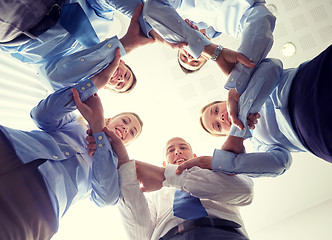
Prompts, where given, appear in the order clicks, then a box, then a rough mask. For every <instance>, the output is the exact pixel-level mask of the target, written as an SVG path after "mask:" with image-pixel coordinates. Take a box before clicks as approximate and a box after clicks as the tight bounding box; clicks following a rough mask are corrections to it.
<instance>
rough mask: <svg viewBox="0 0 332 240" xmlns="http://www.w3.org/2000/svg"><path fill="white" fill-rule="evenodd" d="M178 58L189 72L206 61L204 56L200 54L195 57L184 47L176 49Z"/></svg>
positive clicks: (197, 68) (195, 69) (198, 67)
mask: <svg viewBox="0 0 332 240" xmlns="http://www.w3.org/2000/svg"><path fill="white" fill-rule="evenodd" d="M178 60H179V64H180V65H181V66H182V67H183V68H185V69H187V70H188V71H190V72H192V71H197V70H199V69H200V68H201V67H202V66H203V65H204V64H205V63H206V59H205V58H204V57H202V56H200V57H199V58H198V59H195V58H194V57H193V56H191V55H190V54H189V53H188V52H187V51H186V50H184V49H180V50H179V51H178Z"/></svg>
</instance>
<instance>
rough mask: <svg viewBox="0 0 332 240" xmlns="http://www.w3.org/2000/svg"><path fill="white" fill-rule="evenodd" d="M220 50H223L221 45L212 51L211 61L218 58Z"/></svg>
mask: <svg viewBox="0 0 332 240" xmlns="http://www.w3.org/2000/svg"><path fill="white" fill-rule="evenodd" d="M222 49H223V47H222V46H221V45H218V47H217V48H216V50H215V51H214V53H213V54H212V56H211V60H212V61H216V60H217V58H218V57H219V54H220V53H221V50H222Z"/></svg>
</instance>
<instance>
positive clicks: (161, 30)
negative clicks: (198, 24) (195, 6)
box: [143, 0, 211, 58]
mask: <svg viewBox="0 0 332 240" xmlns="http://www.w3.org/2000/svg"><path fill="white" fill-rule="evenodd" d="M143 16H144V18H145V19H146V21H147V22H148V23H149V24H150V25H151V26H152V28H153V29H154V30H155V31H156V32H157V33H158V34H159V35H160V36H161V37H163V38H164V39H165V40H166V41H168V42H171V43H181V42H186V43H188V47H187V50H188V51H189V53H190V54H191V55H192V56H193V57H195V58H198V57H199V56H200V55H201V53H202V52H203V49H204V47H205V46H206V45H209V44H210V43H211V42H210V41H209V40H208V39H207V38H206V37H205V36H204V35H203V34H201V33H200V32H199V31H196V30H194V29H193V28H191V27H190V26H189V25H188V24H187V23H186V22H185V21H184V20H183V19H182V18H181V16H180V15H179V14H178V13H177V12H176V10H175V9H174V7H173V6H171V5H169V3H166V2H164V1H160V0H149V1H147V2H146V4H145V5H144V9H143Z"/></svg>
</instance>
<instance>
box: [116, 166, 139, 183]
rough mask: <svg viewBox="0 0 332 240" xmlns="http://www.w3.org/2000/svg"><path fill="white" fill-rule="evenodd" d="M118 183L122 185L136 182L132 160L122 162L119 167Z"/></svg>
mask: <svg viewBox="0 0 332 240" xmlns="http://www.w3.org/2000/svg"><path fill="white" fill-rule="evenodd" d="M119 174H120V183H121V184H122V185H131V184H133V183H135V184H137V183H138V181H137V175H136V165H135V161H134V160H130V161H129V162H126V163H124V164H122V165H121V166H120V168H119Z"/></svg>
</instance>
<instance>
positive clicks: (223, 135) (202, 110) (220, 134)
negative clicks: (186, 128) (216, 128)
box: [199, 101, 227, 137]
mask: <svg viewBox="0 0 332 240" xmlns="http://www.w3.org/2000/svg"><path fill="white" fill-rule="evenodd" d="M223 102H226V101H214V102H211V103H209V104H207V105H205V106H204V107H203V108H202V109H201V116H200V117H199V123H200V125H201V127H202V128H203V129H204V130H205V131H206V132H207V133H209V134H210V135H212V136H215V137H225V136H227V135H226V134H223V133H212V132H210V131H209V130H208V129H207V128H206V127H205V126H204V124H203V117H202V116H203V113H204V112H205V110H206V109H207V108H208V107H210V106H212V105H214V104H217V103H223Z"/></svg>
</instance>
